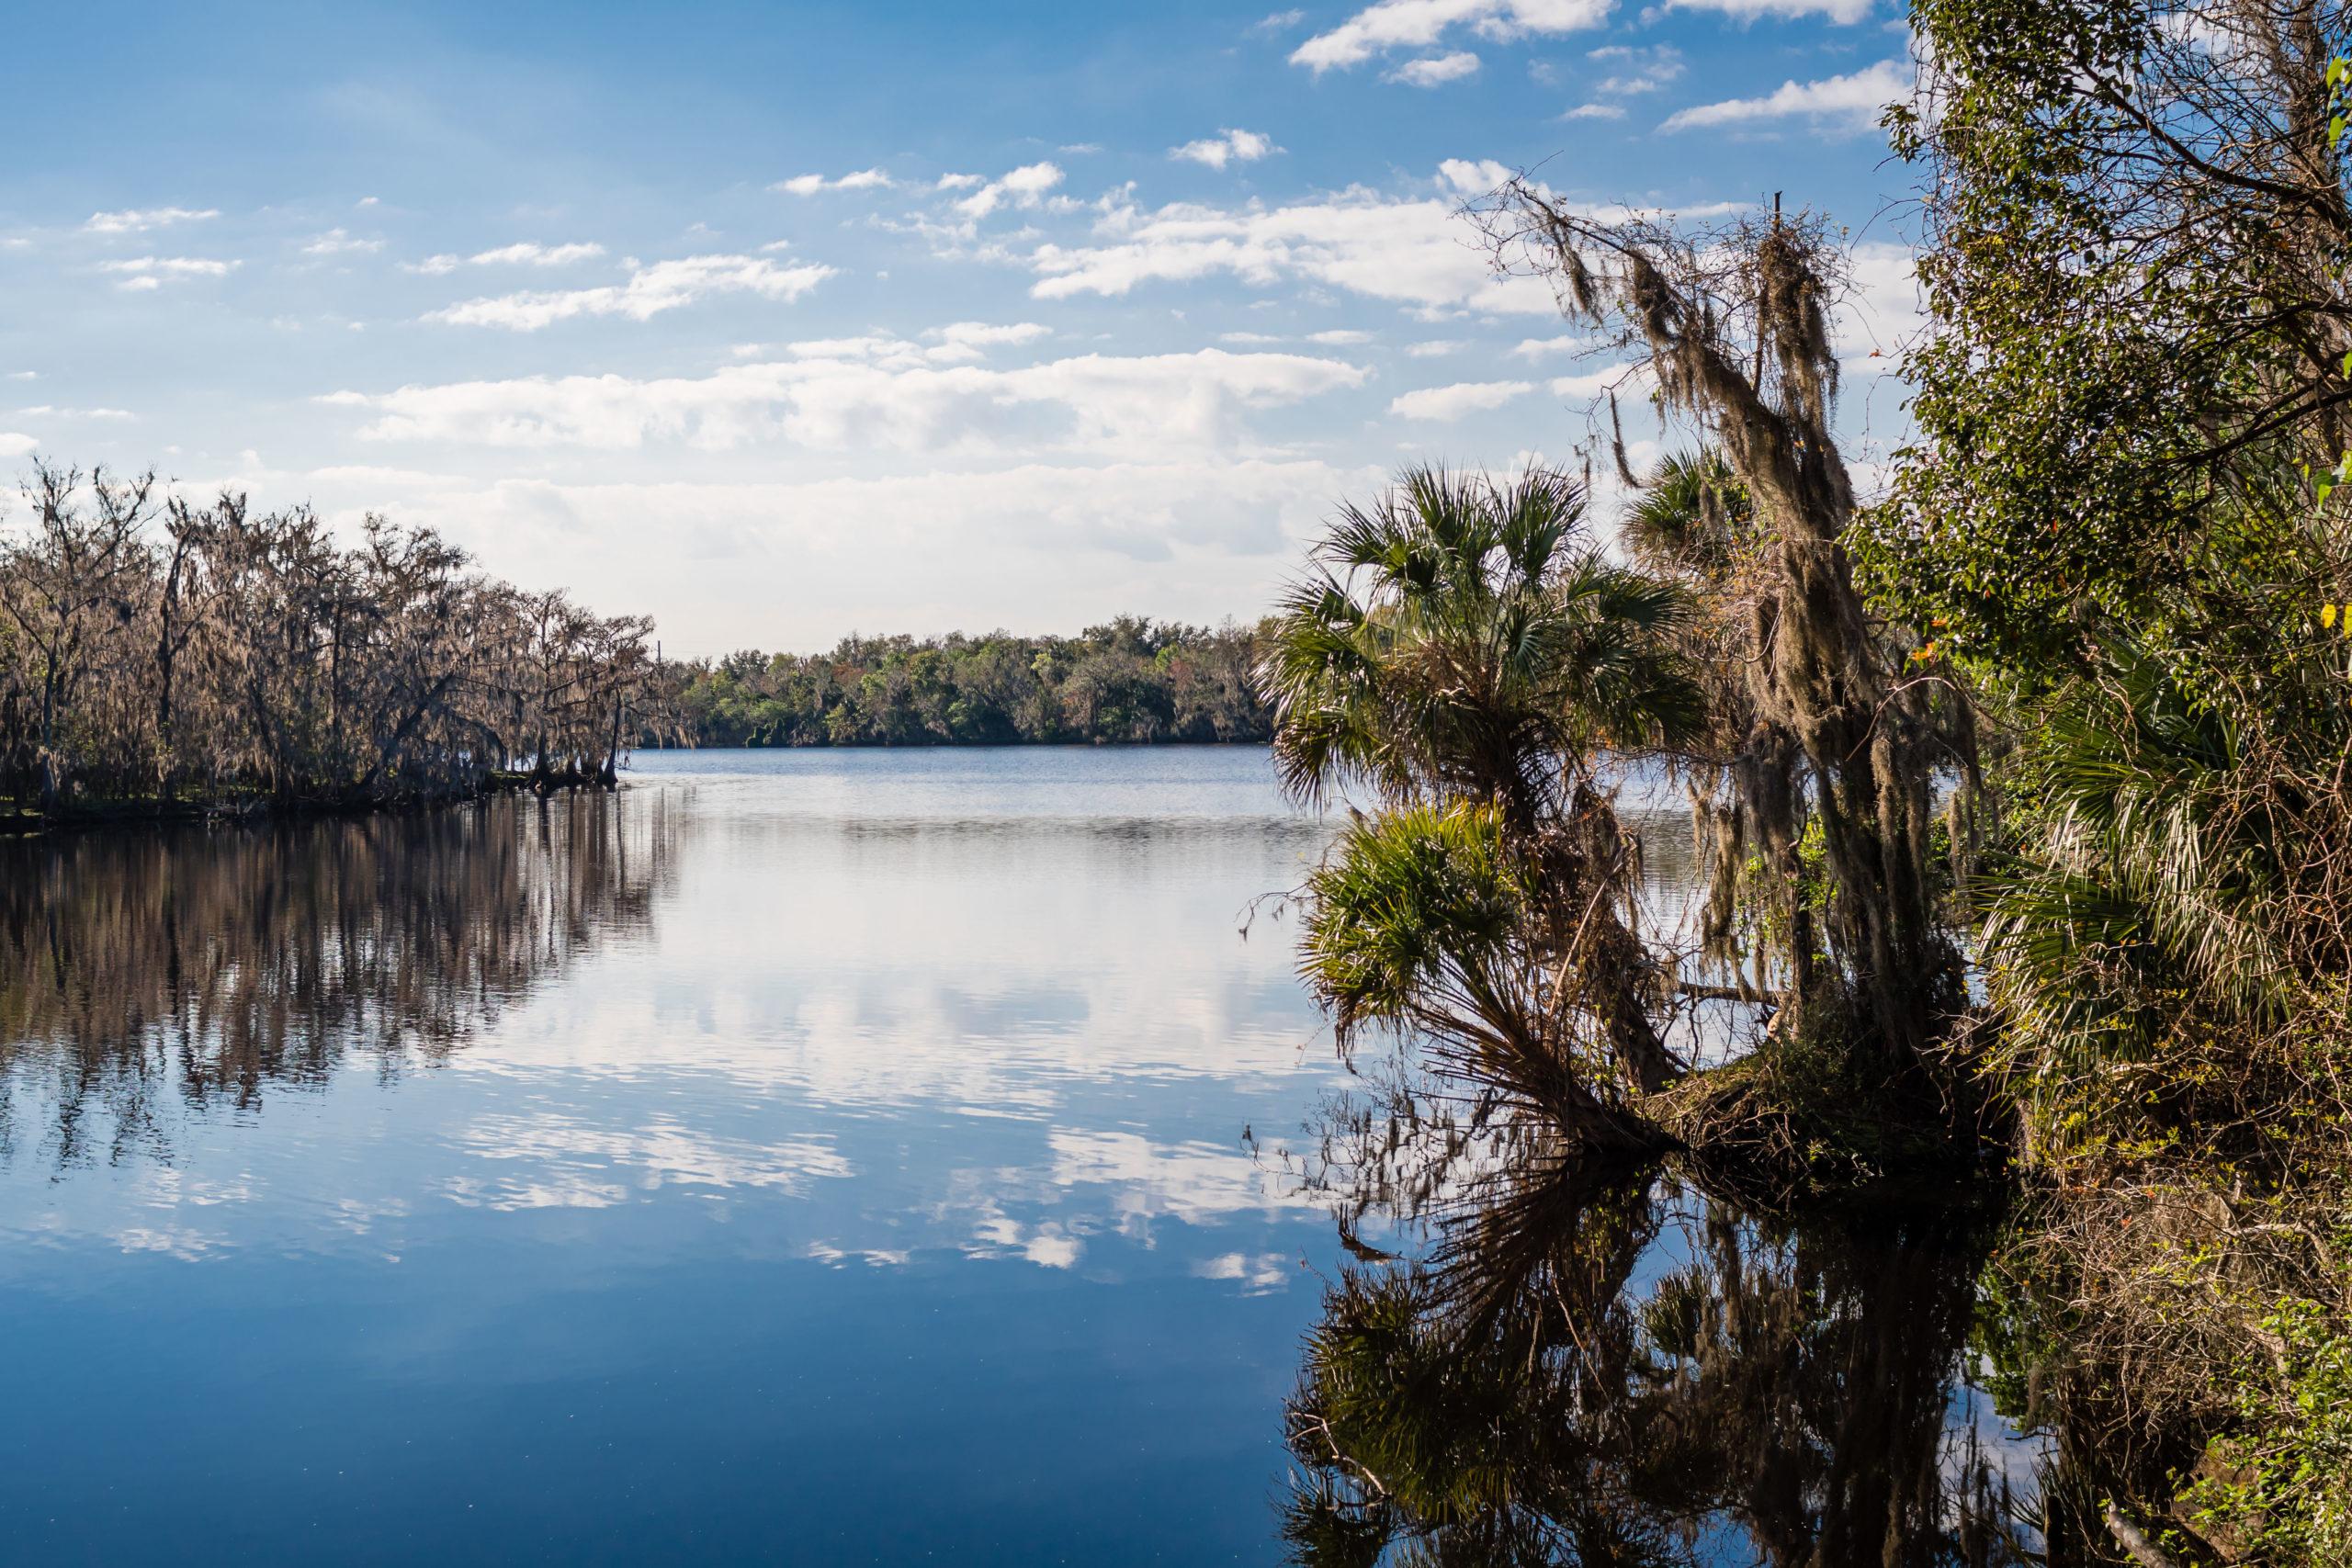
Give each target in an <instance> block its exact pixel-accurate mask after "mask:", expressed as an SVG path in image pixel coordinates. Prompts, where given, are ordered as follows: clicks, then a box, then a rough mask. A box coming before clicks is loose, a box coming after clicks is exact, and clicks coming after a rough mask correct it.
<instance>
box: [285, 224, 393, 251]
mask: <svg viewBox="0 0 2352 1568" xmlns="http://www.w3.org/2000/svg"><path fill="white" fill-rule="evenodd" d="M383 248H384V242H383V241H381V240H357V239H354V238H352V236H351V234H350V232H349V231H347V230H343V229H330V230H328V231H326V232H325V233H323V234H321V235H320V236H319V237H318V238H316V239H314V240H312V241H311V243H309V244H307V245H304V246H303V247H302V254H304V255H306V256H351V255H366V254H368V253H369V252H371V251H380V250H382V249H383Z"/></svg>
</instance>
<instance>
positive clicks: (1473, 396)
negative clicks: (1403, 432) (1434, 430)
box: [1388, 381, 1535, 420]
mask: <svg viewBox="0 0 2352 1568" xmlns="http://www.w3.org/2000/svg"><path fill="white" fill-rule="evenodd" d="M1533 390H1535V383H1534V382H1532V381H1456V382H1455V383H1453V385H1452V386H1450V387H1424V388H1422V389H1420V390H1419V391H1418V392H1407V393H1406V394H1405V395H1404V396H1402V397H1400V398H1397V399H1396V400H1393V401H1391V402H1390V403H1389V405H1388V412H1390V413H1393V414H1397V415H1398V416H1400V417H1401V418H1405V419H1432V420H1456V419H1460V418H1461V417H1462V416H1463V415H1464V414H1471V413H1484V412H1487V411H1488V410H1490V409H1498V408H1500V407H1502V406H1503V405H1504V404H1505V403H1508V402H1510V401H1512V400H1515V399H1519V398H1523V397H1525V396H1527V394H1528V393H1530V392H1532V391H1533Z"/></svg>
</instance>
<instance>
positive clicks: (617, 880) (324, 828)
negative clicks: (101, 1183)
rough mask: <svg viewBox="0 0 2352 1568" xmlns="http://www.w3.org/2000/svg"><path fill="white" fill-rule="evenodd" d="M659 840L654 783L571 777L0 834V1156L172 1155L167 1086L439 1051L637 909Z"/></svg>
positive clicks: (272, 1079)
mask: <svg viewBox="0 0 2352 1568" xmlns="http://www.w3.org/2000/svg"><path fill="white" fill-rule="evenodd" d="M672 847H673V828H672V825H671V818H670V817H669V814H668V812H667V811H666V810H665V809H664V807H663V803H662V800H661V799H660V798H659V797H658V796H657V797H654V798H651V799H647V800H639V799H638V798H636V797H634V796H632V795H620V796H617V797H616V796H612V795H573V796H570V797H558V798H554V799H550V800H545V801H540V800H535V799H517V798H513V797H507V798H500V799H493V800H490V801H485V802H481V803H480V804H477V805H473V806H468V807H450V808H447V809H444V810H438V811H433V812H427V813H421V814H416V815H403V816H374V817H367V818H334V819H326V820H312V821H308V822H300V823H294V824H288V825H280V826H273V827H262V828H234V829H209V830H208V829H176V830H173V829H167V830H158V831H96V832H90V833H86V834H80V835H73V836H66V837H55V838H43V839H39V840H20V841H16V842H6V843H0V1157H14V1156H17V1154H18V1152H19V1151H20V1148H22V1147H23V1146H24V1145H27V1144H28V1141H30V1142H33V1143H37V1144H38V1145H40V1146H41V1147H42V1148H43V1149H44V1151H45V1153H46V1155H47V1156H49V1157H52V1158H53V1159H54V1160H55V1161H56V1162H57V1163H58V1164H59V1165H60V1166H70V1165H76V1164H80V1163H84V1162H85V1161H90V1160H96V1159H106V1160H118V1159H120V1158H122V1157H124V1156H126V1155H129V1154H132V1153H137V1152H142V1151H143V1152H149V1153H162V1152H164V1151H165V1148H166V1138H167V1134H166V1126H167V1121H166V1118H165V1117H164V1115H163V1114H162V1111H163V1110H164V1098H163V1097H165V1096H176V1097H177V1100H178V1101H179V1103H180V1104H181V1105H183V1106H185V1107H187V1108H188V1109H195V1110H201V1109H203V1108H206V1107H209V1106H213V1105H216V1104H221V1103H226V1104H231V1105H233V1106H236V1107H240V1108H250V1107H253V1106H254V1105H256V1104H258V1103H259V1101H260V1100H261V1098H262V1096H263V1093H264V1091H265V1089H267V1088H269V1087H271V1086H277V1087H279V1088H285V1087H290V1086H296V1085H306V1086H316V1085H319V1084H322V1083H323V1082H324V1081H325V1080H326V1079H327V1077H329V1076H330V1075H331V1074H332V1073H333V1072H334V1070H335V1069H336V1068H337V1067H338V1066H341V1065H343V1064H345V1062H346V1061H348V1060H350V1059H352V1058H354V1057H361V1058H365V1059H367V1060H368V1061H369V1062H371V1063H372V1065H373V1066H375V1068H376V1070H377V1071H378V1072H379V1074H384V1075H390V1074H394V1073H397V1072H399V1071H400V1070H401V1068H402V1067H403V1066H405V1065H407V1064H409V1063H411V1062H414V1061H424V1062H431V1061H436V1060H439V1059H440V1058H442V1057H444V1056H446V1055H447V1054H448V1053H449V1052H450V1051H451V1050H452V1049H453V1048H455V1047H457V1046H458V1045H459V1044H461V1043H464V1041H465V1040H466V1039H467V1038H468V1037H469V1035H470V1034H471V1033H472V1032H473V1031H474V1030H476V1029H477V1028H479V1027H481V1026H482V1025H484V1024H486V1023H489V1022H492V1021H495V1020H496V1018H497V1017H498V1015H499V1013H500V1011H501V1010H503V1008H505V1007H507V1006H509V1005H511V1004H513V1003H515V1002H516V1001H518V1000H520V999H521V998H524V997H525V996H526V995H528V994H529V993H530V991H531V990H532V989H533V987H534V986H535V985H537V983H538V982H539V981H541V980H542V979H544V978H545V977H546V976H548V975H550V974H552V973H554V972H556V971H559V970H560V969H561V968H562V967H563V966H564V965H565V964H567V963H568V962H569V961H570V960H571V958H572V957H573V956H574V955H575V954H576V953H579V952H580V951H581V950H582V949H583V948H585V947H588V946H591V945H594V944H595V943H597V942H602V941H605V940H606V939H607V938H609V937H611V936H612V935H615V934H616V933H621V932H626V931H635V930H642V929H644V928H646V927H648V926H649V925H650V920H651V911H652V904H653V895H654V892H655V890H656V889H657V888H658V887H659V886H661V885H662V882H663V881H664V880H665V878H666V876H667V874H668V871H669V867H670V863H671V860H672ZM32 1106H39V1107H40V1111H38V1112H37V1113H36V1115H34V1116H28V1115H27V1114H26V1112H27V1111H28V1109H29V1108H30V1107H32ZM35 1121H37V1122H38V1125H32V1126H28V1125H27V1124H26V1123H28V1122H35Z"/></svg>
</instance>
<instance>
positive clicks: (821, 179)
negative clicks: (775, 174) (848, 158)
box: [768, 169, 898, 196]
mask: <svg viewBox="0 0 2352 1568" xmlns="http://www.w3.org/2000/svg"><path fill="white" fill-rule="evenodd" d="M897 184H898V182H897V181H896V180H894V179H892V178H891V177H890V176H889V175H887V174H885V173H883V172H882V171H881V170H880V169H860V170H858V171H857V172H856V173H855V174H850V175H842V176H841V178H839V179H834V180H829V179H827V178H826V177H825V176H824V175H793V176H792V177H791V178H790V179H788V180H778V181H776V183H775V184H774V185H772V186H768V189H770V190H772V191H777V192H780V193H782V194H783V195H786V196H815V195H816V194H817V193H818V192H820V191H828V190H888V189H889V188H890V187H891V186H895V185H897Z"/></svg>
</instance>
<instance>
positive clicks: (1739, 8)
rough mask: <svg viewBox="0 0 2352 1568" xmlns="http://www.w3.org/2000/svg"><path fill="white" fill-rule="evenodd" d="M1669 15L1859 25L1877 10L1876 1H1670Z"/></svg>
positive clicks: (1667, 4)
mask: <svg viewBox="0 0 2352 1568" xmlns="http://www.w3.org/2000/svg"><path fill="white" fill-rule="evenodd" d="M1666 8H1667V9H1668V10H1669V11H1713V12H1715V13H1717V14H1718V15H1720V16H1725V17H1732V18H1733V19H1734V20H1736V21H1742V22H1753V21H1756V20H1758V18H1760V17H1784V18H1786V17H1815V16H1819V17H1828V18H1829V19H1830V20H1831V21H1833V22H1847V23H1852V22H1859V21H1861V20H1863V19H1864V18H1865V17H1869V16H1870V14H1871V11H1872V10H1873V9H1875V8H1876V0H1666Z"/></svg>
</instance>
